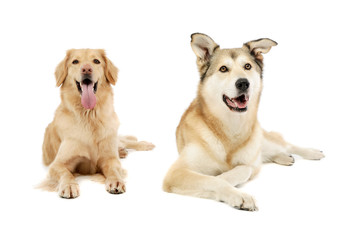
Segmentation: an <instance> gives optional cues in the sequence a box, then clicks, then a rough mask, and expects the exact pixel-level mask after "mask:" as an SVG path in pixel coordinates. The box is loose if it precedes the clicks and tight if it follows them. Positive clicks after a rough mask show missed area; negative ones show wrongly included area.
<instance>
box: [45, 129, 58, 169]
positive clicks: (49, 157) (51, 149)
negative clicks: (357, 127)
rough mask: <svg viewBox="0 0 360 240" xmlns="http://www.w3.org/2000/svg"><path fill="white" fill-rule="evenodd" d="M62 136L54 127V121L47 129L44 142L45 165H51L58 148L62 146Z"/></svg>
mask: <svg viewBox="0 0 360 240" xmlns="http://www.w3.org/2000/svg"><path fill="white" fill-rule="evenodd" d="M60 143H61V142H60V138H59V136H58V134H57V132H56V131H55V129H54V126H53V124H52V123H50V124H49V126H48V127H47V128H46V130H45V135H44V142H43V145H42V154H43V158H42V159H43V163H44V165H45V166H49V165H50V163H52V162H53V161H54V159H55V157H56V154H57V152H58V149H59V147H60Z"/></svg>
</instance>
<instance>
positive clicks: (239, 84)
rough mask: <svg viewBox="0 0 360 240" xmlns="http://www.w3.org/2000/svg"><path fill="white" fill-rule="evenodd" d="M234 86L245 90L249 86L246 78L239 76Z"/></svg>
mask: <svg viewBox="0 0 360 240" xmlns="http://www.w3.org/2000/svg"><path fill="white" fill-rule="evenodd" d="M235 86H236V88H237V89H239V90H240V91H246V90H247V89H248V88H249V86H250V83H249V81H248V80H247V79H246V78H239V79H238V80H237V81H236V83H235Z"/></svg>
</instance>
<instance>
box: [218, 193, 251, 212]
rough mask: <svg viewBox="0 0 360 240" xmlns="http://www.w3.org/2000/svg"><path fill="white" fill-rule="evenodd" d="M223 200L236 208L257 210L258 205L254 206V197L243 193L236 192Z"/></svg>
mask: <svg viewBox="0 0 360 240" xmlns="http://www.w3.org/2000/svg"><path fill="white" fill-rule="evenodd" d="M224 202H226V203H227V204H229V205H230V206H232V207H234V208H236V209H240V210H244V211H251V212H254V211H258V207H257V206H256V202H255V200H254V198H253V197H252V196H250V195H248V194H245V193H236V194H233V195H230V196H227V199H226V200H224Z"/></svg>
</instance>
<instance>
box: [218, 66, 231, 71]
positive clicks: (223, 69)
mask: <svg viewBox="0 0 360 240" xmlns="http://www.w3.org/2000/svg"><path fill="white" fill-rule="evenodd" d="M219 71H220V72H227V71H229V69H228V68H227V67H225V66H221V67H220V69H219Z"/></svg>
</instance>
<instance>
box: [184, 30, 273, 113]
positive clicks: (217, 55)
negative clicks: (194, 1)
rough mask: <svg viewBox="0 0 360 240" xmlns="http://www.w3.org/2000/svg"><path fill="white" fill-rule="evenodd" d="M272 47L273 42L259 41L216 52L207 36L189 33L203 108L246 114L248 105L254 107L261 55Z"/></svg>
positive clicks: (257, 92) (260, 81)
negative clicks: (216, 108) (205, 104)
mask: <svg viewBox="0 0 360 240" xmlns="http://www.w3.org/2000/svg"><path fill="white" fill-rule="evenodd" d="M276 45H277V43H276V42H275V41H273V40H271V39H268V38H263V39H259V40H255V41H250V42H247V43H245V44H244V45H243V46H242V48H232V49H220V47H219V45H218V44H216V43H215V42H214V40H212V39H211V38H210V37H209V36H207V35H205V34H201V33H195V34H192V35H191V47H192V49H193V51H194V53H195V54H196V56H197V65H198V69H199V72H200V79H201V82H200V86H201V91H200V94H202V98H203V99H204V101H206V103H207V105H210V106H212V107H218V108H225V109H229V110H230V111H232V112H240V113H241V112H246V111H247V110H248V106H249V107H250V105H251V103H252V102H253V103H254V106H257V103H258V100H259V96H260V93H261V89H262V70H263V55H262V54H263V53H267V52H269V51H270V49H271V47H273V46H276ZM251 107H252V106H251Z"/></svg>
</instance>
